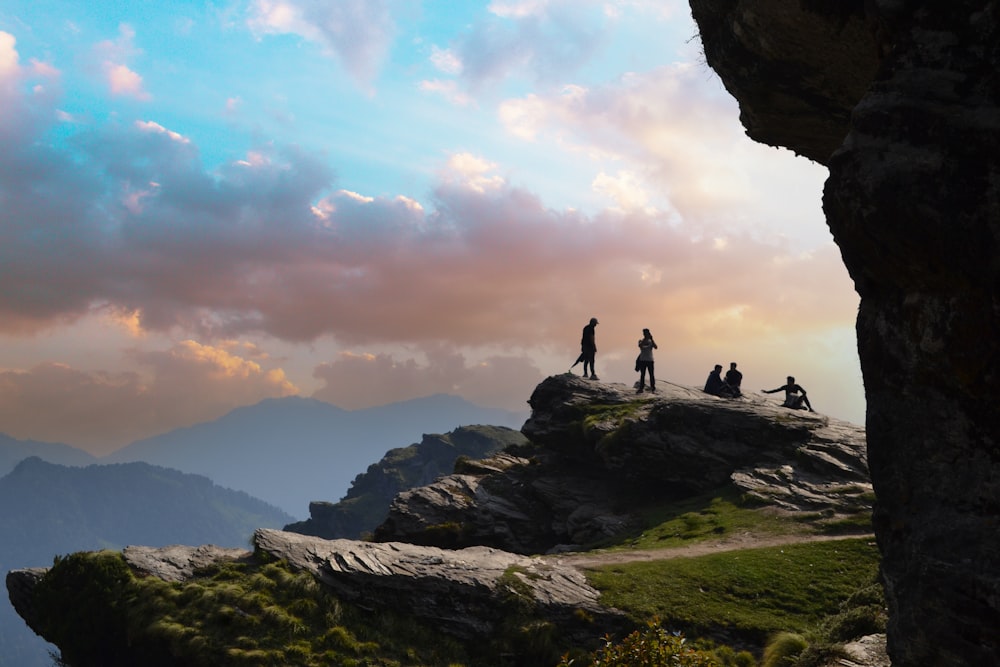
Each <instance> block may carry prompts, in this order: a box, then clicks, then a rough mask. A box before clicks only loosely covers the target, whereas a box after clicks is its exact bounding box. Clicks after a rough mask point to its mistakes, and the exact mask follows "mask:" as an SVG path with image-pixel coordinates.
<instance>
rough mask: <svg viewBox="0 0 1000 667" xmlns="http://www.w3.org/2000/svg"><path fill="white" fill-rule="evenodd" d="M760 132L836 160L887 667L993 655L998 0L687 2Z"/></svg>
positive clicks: (830, 189)
mask: <svg viewBox="0 0 1000 667" xmlns="http://www.w3.org/2000/svg"><path fill="white" fill-rule="evenodd" d="M690 4H691V8H692V11H693V14H694V17H695V19H696V21H697V23H698V26H699V30H700V33H701V37H702V42H703V44H704V49H705V55H706V59H707V61H708V63H709V65H710V66H711V67H712V68H713V69H715V70H716V71H717V72H718V73H719V75H720V76H721V78H722V80H723V82H724V84H725V85H726V88H727V89H728V90H729V91H730V92H731V93H732V94H733V95H734V97H736V99H737V100H738V101H739V103H740V110H741V119H742V121H743V123H744V125H745V127H746V128H747V133H748V134H749V135H750V136H751V137H752V138H754V139H756V140H758V141H762V142H765V143H768V144H771V145H775V146H785V147H787V148H790V149H792V150H794V151H796V152H798V153H800V154H802V155H805V156H806V157H809V158H811V159H813V160H815V161H817V162H819V163H821V164H824V165H827V166H828V167H829V169H830V177H829V179H828V181H827V184H826V189H825V193H824V197H823V207H824V210H825V212H826V216H827V222H828V224H829V227H830V230H831V232H832V233H833V236H834V239H835V240H836V242H837V244H838V245H839V246H840V249H841V253H842V255H843V258H844V262H845V264H846V265H847V268H848V270H849V271H850V273H851V276H852V278H853V279H854V282H855V286H856V289H857V291H858V294H859V295H860V296H861V305H860V310H859V314H858V321H857V332H858V352H859V356H860V360H861V367H862V371H863V374H864V380H865V391H866V397H867V403H868V415H867V424H866V427H867V434H868V446H869V456H870V463H871V475H872V480H873V483H874V486H875V489H876V491H877V495H878V503H877V508H876V513H875V528H876V534H877V537H878V541H879V545H880V548H881V550H882V554H883V571H884V577H885V584H886V591H887V597H888V601H889V610H890V624H889V631H888V647H889V653H890V655H891V657H892V660H893V664H894V665H896V666H897V667H924V666H926V665H998V664H1000V634H998V633H997V628H1000V570H998V569H997V567H996V564H997V562H1000V531H998V530H997V516H998V515H1000V445H998V438H1000V410H998V409H997V405H998V399H1000V383H998V382H997V381H996V380H997V378H996V374H997V370H996V369H997V368H998V367H1000V296H998V295H1000V75H998V72H1000V5H998V4H997V3H996V2H985V1H963V0H934V1H920V2H917V1H916V0H853V1H850V2H845V1H843V0H799V1H792V0H690Z"/></svg>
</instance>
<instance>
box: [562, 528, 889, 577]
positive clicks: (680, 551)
mask: <svg viewBox="0 0 1000 667" xmlns="http://www.w3.org/2000/svg"><path fill="white" fill-rule="evenodd" d="M859 537H861V538H865V537H867V538H869V539H871V540H874V539H875V536H874V535H872V534H862V535H763V536H762V535H753V534H751V533H741V534H739V535H732V536H729V537H727V538H725V539H722V540H718V541H712V542H696V543H694V544H688V545H685V546H682V547H667V548H664V549H648V550H643V551H603V552H586V553H564V554H556V555H552V556H546V558H551V559H553V560H555V561H556V562H558V563H560V564H563V565H572V566H573V567H576V568H579V569H582V570H586V569H590V568H596V567H603V566H605V565H616V564H618V563H634V562H637V561H654V560H667V559H670V558H692V557H695V556H706V555H708V554H714V553H722V552H725V551H736V550H739V549H756V548H759V547H778V546H782V545H785V544H801V543H804V542H830V541H834V540H850V539H856V538H859Z"/></svg>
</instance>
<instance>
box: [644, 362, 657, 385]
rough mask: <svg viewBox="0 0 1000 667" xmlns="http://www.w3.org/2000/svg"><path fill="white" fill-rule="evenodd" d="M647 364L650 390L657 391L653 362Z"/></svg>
mask: <svg viewBox="0 0 1000 667" xmlns="http://www.w3.org/2000/svg"><path fill="white" fill-rule="evenodd" d="M646 363H647V365H648V366H649V390H650V391H656V377H655V376H654V375H653V362H652V361H647V362H646Z"/></svg>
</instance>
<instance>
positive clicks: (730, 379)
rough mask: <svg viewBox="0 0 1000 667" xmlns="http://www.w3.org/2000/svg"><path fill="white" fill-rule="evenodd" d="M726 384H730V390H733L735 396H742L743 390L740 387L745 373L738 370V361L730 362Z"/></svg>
mask: <svg viewBox="0 0 1000 667" xmlns="http://www.w3.org/2000/svg"><path fill="white" fill-rule="evenodd" d="M725 380H726V384H727V385H729V389H730V391H732V393H733V396H742V395H743V392H742V390H741V389H740V385H741V384H743V373H740V372H739V371H738V370H736V362H735V361H730V362H729V370H728V371H726V378H725Z"/></svg>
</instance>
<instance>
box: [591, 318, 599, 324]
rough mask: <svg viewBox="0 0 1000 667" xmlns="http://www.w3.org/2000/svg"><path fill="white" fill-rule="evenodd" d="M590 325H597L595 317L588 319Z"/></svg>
mask: <svg viewBox="0 0 1000 667" xmlns="http://www.w3.org/2000/svg"><path fill="white" fill-rule="evenodd" d="M590 323H591V324H598V322H597V318H596V317H591V318H590Z"/></svg>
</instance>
